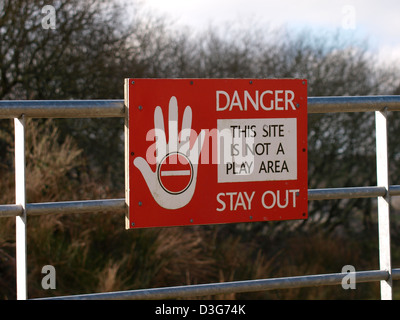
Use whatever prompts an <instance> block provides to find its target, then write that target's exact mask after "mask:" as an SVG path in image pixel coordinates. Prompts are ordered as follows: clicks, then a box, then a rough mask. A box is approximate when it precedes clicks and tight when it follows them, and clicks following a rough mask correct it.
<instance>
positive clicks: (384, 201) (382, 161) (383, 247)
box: [375, 108, 392, 300]
mask: <svg viewBox="0 0 400 320" xmlns="http://www.w3.org/2000/svg"><path fill="white" fill-rule="evenodd" d="M375 132H376V174H377V185H378V186H381V187H385V188H386V195H385V196H383V197H378V227H379V268H380V269H381V270H385V271H388V272H389V279H388V280H383V281H381V299H382V300H391V299H392V263H391V254H390V212H389V203H390V196H389V171H388V150H387V108H385V109H384V110H383V111H375Z"/></svg>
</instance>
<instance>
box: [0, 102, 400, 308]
mask: <svg viewBox="0 0 400 320" xmlns="http://www.w3.org/2000/svg"><path fill="white" fill-rule="evenodd" d="M391 111H400V96H363V97H309V98H308V113H332V112H375V125H376V163H377V171H376V174H377V186H360V187H350V188H349V187H346V188H330V189H309V190H308V199H309V201H316V200H328V199H351V198H377V199H378V237H379V265H380V266H379V270H367V271H357V272H355V279H356V283H361V282H373V281H380V285H381V298H382V299H392V285H393V280H397V279H400V268H397V269H393V268H392V265H391V253H390V212H389V203H390V197H391V196H399V195H400V185H389V174H388V152H387V113H388V112H391ZM106 117H121V118H124V117H125V106H124V101H123V100H65V101H60V100H46V101H29V100H27V101H6V100H3V101H0V118H3V119H4V118H9V119H11V118H14V123H15V181H16V183H15V184H16V185H15V199H16V204H4V205H0V217H15V219H16V278H17V299H20V300H25V299H27V298H28V296H27V285H28V284H27V259H26V257H27V254H26V247H27V243H26V223H27V218H28V217H29V216H34V215H45V214H58V213H63V214H68V213H84V212H95V211H98V210H112V211H114V212H124V211H125V209H126V205H125V199H109V200H86V201H66V202H47V203H26V197H25V119H26V118H106ZM346 274H347V273H332V274H318V275H306V276H297V277H283V278H269V279H257V280H248V281H234V282H223V283H210V284H199V285H187V286H176V287H164V288H152V289H141V290H128V291H120V292H107V293H95V294H84V295H72V296H60V297H52V298H48V299H53V300H54V299H96V300H98V299H171V298H178V297H180V298H188V297H194V296H202V295H214V294H224V293H233V292H251V291H262V290H272V289H287V288H299V287H310V286H323V285H338V284H341V283H342V279H343V278H344V276H345V275H346Z"/></svg>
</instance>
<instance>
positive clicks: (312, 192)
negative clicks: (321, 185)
mask: <svg viewBox="0 0 400 320" xmlns="http://www.w3.org/2000/svg"><path fill="white" fill-rule="evenodd" d="M385 194H386V189H385V188H384V187H375V186H374V187H348V188H326V189H309V190H308V200H333V199H352V198H375V197H378V196H384V195H385Z"/></svg>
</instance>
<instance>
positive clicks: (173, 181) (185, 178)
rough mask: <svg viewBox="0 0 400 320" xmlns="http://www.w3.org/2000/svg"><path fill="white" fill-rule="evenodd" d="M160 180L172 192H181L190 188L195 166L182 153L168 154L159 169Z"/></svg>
mask: <svg viewBox="0 0 400 320" xmlns="http://www.w3.org/2000/svg"><path fill="white" fill-rule="evenodd" d="M157 171H158V172H157V176H158V181H159V182H160V185H161V186H162V188H163V189H164V190H165V191H166V192H168V193H170V194H180V193H183V192H185V191H186V190H187V188H189V186H190V184H191V183H192V180H193V166H192V164H191V162H190V161H189V159H188V158H187V157H186V156H185V155H184V154H182V153H178V152H174V153H169V154H167V155H166V156H165V157H164V158H163V159H162V160H161V163H160V165H159V166H158V170H157Z"/></svg>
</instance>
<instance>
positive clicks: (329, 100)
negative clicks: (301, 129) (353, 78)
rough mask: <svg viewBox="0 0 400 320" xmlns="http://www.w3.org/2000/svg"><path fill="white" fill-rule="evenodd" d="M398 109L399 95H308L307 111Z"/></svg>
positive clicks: (399, 106)
mask: <svg viewBox="0 0 400 320" xmlns="http://www.w3.org/2000/svg"><path fill="white" fill-rule="evenodd" d="M385 108H387V110H388V111H400V96H398V95H393V96H355V97H309V98H308V99H307V109H308V113H331V112H366V111H382V110H383V109H385Z"/></svg>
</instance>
